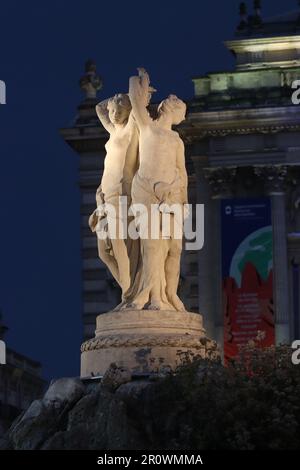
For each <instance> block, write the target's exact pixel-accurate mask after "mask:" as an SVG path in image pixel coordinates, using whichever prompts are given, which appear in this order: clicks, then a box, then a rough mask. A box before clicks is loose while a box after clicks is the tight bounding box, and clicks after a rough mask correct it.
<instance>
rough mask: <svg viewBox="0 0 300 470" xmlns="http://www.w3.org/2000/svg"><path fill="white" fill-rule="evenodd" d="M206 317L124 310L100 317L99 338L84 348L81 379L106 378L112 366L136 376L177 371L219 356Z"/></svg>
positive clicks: (160, 311) (98, 323)
mask: <svg viewBox="0 0 300 470" xmlns="http://www.w3.org/2000/svg"><path fill="white" fill-rule="evenodd" d="M217 354H218V353H217V346H216V343H215V342H214V341H211V340H209V339H208V338H207V337H206V334H205V330H204V328H203V321H202V316H201V315H199V314H196V313H189V312H174V311H162V310H159V311H152V310H124V311H119V312H109V313H104V314H102V315H98V317H97V329H96V336H95V338H93V339H90V340H88V341H86V342H85V343H83V344H82V346H81V377H89V376H92V375H103V374H104V373H105V371H106V370H107V369H108V367H109V366H110V364H111V363H113V362H114V363H116V364H117V366H122V367H128V368H129V369H130V370H131V371H132V372H133V373H140V372H144V373H150V372H159V371H160V370H161V369H164V368H166V367H168V368H170V369H172V370H174V369H175V368H176V367H177V366H178V365H181V364H183V363H184V362H186V361H187V360H192V359H193V358H198V357H203V358H204V357H208V356H217Z"/></svg>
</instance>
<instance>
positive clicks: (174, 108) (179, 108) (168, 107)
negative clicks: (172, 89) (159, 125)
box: [158, 95, 186, 125]
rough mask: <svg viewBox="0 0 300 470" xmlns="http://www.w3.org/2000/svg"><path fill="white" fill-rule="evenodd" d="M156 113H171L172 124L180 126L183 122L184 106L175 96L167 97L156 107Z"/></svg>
mask: <svg viewBox="0 0 300 470" xmlns="http://www.w3.org/2000/svg"><path fill="white" fill-rule="evenodd" d="M158 113H159V114H160V115H161V114H163V113H172V123H173V124H175V125H176V124H180V123H181V122H182V121H184V120H185V113H186V104H185V103H184V102H183V101H182V100H180V99H179V98H177V96H175V95H169V96H168V98H166V99H165V100H163V101H162V102H161V103H160V105H159V106H158Z"/></svg>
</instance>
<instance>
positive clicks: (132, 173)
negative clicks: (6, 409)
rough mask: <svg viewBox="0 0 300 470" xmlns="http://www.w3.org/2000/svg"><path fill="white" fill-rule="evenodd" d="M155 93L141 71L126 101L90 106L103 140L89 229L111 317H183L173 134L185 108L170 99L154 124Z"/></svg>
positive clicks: (178, 155) (181, 167)
mask: <svg viewBox="0 0 300 470" xmlns="http://www.w3.org/2000/svg"><path fill="white" fill-rule="evenodd" d="M154 91H155V90H154V88H152V87H151V86H150V79H149V75H148V73H147V72H146V71H145V70H144V69H142V68H140V69H138V75H137V76H133V77H131V78H130V80H129V93H128V94H117V95H115V96H114V97H112V98H110V99H107V100H105V101H102V102H101V103H99V104H98V105H97V106H96V111H97V115H98V117H99V119H100V121H101V123H102V125H103V127H104V128H105V129H106V130H107V131H108V133H109V134H110V137H109V140H108V142H107V143H106V145H105V149H106V157H105V162H104V172H103V176H102V180H101V184H100V186H99V188H98V190H97V193H96V202H97V208H96V210H95V211H94V212H93V214H92V215H91V216H90V219H89V225H90V227H91V229H92V230H93V231H94V232H96V233H97V240H98V251H99V257H100V258H101V260H102V261H103V262H104V263H105V264H106V266H107V267H108V269H109V270H110V272H111V273H112V275H113V276H114V278H115V279H116V281H117V282H118V284H119V285H120V287H121V290H122V301H121V304H120V305H118V306H117V307H116V310H123V309H133V310H141V309H148V310H177V311H183V310H185V308H184V305H183V303H182V302H181V300H180V299H179V297H178V295H177V288H178V281H179V273H180V257H181V251H182V233H183V230H182V229H183V222H184V218H185V217H186V215H187V213H186V212H187V211H186V207H187V206H186V204H188V196H187V182H188V180H187V173H186V169H185V156H184V144H183V141H182V140H181V138H180V136H179V134H178V133H177V132H175V131H174V130H172V126H173V125H178V124H180V123H181V122H182V121H183V120H184V119H185V114H186V105H185V103H184V102H183V101H181V100H180V99H178V98H177V97H176V96H174V95H170V96H169V97H168V98H166V99H165V100H163V101H162V102H161V103H160V105H159V106H158V108H157V117H156V118H155V119H153V118H152V117H151V116H150V114H149V112H148V109H147V107H148V105H149V103H150V99H151V96H152V93H153V92H154Z"/></svg>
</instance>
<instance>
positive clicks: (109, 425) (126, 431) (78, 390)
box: [0, 362, 217, 450]
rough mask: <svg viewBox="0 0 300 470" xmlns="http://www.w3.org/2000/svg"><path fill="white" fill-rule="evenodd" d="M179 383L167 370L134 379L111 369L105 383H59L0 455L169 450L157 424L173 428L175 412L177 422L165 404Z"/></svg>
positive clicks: (19, 423) (17, 425)
mask: <svg viewBox="0 0 300 470" xmlns="http://www.w3.org/2000/svg"><path fill="white" fill-rule="evenodd" d="M216 364H217V362H216ZM199 370H200V369H199ZM174 378H175V375H174V374H171V373H169V372H168V371H166V372H164V373H162V372H161V373H160V374H153V375H152V376H149V377H148V378H143V379H137V378H135V379H134V377H133V376H132V375H131V372H130V371H129V370H128V369H124V368H119V367H117V366H116V365H114V364H112V365H111V366H110V367H109V369H108V370H107V371H106V373H105V375H104V377H103V378H102V380H101V381H100V380H86V381H83V380H81V379H78V378H62V379H58V380H56V381H54V382H53V383H51V385H50V387H49V389H48V391H47V392H46V394H45V396H44V397H43V398H42V399H40V400H35V401H34V402H33V403H32V404H31V405H30V407H29V408H28V409H27V411H25V412H24V413H23V414H21V415H20V416H19V417H18V418H17V419H16V420H15V422H14V423H13V424H12V426H11V428H10V429H9V431H8V432H7V434H6V435H5V436H4V437H3V438H2V439H1V438H0V450H93V449H94V450H143V449H152V448H158V447H156V446H157V442H159V441H161V445H162V447H159V448H161V449H164V448H165V449H169V447H168V445H169V442H166V443H165V444H163V442H162V436H160V435H159V434H157V430H156V426H157V425H158V428H159V429H160V431H159V432H163V433H164V431H163V430H162V429H161V426H162V425H161V424H159V423H158V422H157V420H162V423H165V424H164V425H165V426H166V427H168V426H169V424H168V422H169V421H170V419H171V413H173V412H174V420H175V421H176V422H177V421H178V419H177V418H176V417H175V415H177V414H178V412H180V410H179V409H178V410H177V409H176V407H175V408H174V409H173V406H172V409H173V411H172V412H171V411H170V410H168V409H167V408H168V407H167V405H166V404H167V403H169V400H170V393H172V392H171V391H172V390H173V385H172V383H171V382H170V383H168V380H171V381H172V380H174ZM199 378H200V379H201V375H199ZM166 381H167V382H166ZM182 399H183V397H181V401H182ZM184 399H187V397H184ZM164 415H165V416H164ZM167 417H168V419H167ZM177 424H178V423H177ZM170 429H171V432H173V431H174V426H173V425H171V428H170ZM168 432H169V431H166V433H165V435H164V437H163V440H164V439H165V438H166V439H167V438H168ZM164 445H165V447H164Z"/></svg>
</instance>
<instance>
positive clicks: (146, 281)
mask: <svg viewBox="0 0 300 470" xmlns="http://www.w3.org/2000/svg"><path fill="white" fill-rule="evenodd" d="M131 197H132V204H133V208H132V210H133V212H134V216H135V225H136V227H137V230H138V233H139V236H140V244H141V257H140V259H139V265H138V269H137V272H136V277H135V279H134V282H133V283H132V287H131V288H130V289H129V291H128V292H127V295H126V301H127V303H129V304H130V305H131V304H134V303H135V299H136V298H137V297H138V298H139V299H140V298H146V299H147V301H146V304H145V307H146V308H147V302H148V301H149V299H148V297H149V292H150V291H151V289H152V286H153V285H154V283H156V284H157V282H158V280H159V284H160V300H161V303H162V307H163V308H165V309H169V310H176V309H175V307H174V306H173V305H172V304H170V302H169V300H168V298H167V295H166V275H165V261H166V258H167V255H168V250H169V245H168V239H170V238H172V237H173V236H174V230H175V224H177V225H178V227H179V233H181V235H182V225H183V222H182V221H183V201H182V181H181V178H180V177H179V175H178V174H177V175H176V178H175V179H174V181H173V182H172V183H170V184H169V183H165V182H157V181H154V180H152V179H151V178H145V177H142V176H141V175H140V174H139V172H137V173H136V174H135V176H134V178H133V181H132V189H131ZM173 204H177V207H179V211H177V212H176V211H172V207H171V206H172V205H173ZM166 213H167V214H168V216H169V218H168V219H167V220H169V235H167V236H162V221H163V214H166ZM153 217H154V218H155V220H156V221H157V222H158V232H156V233H157V235H158V237H157V239H155V238H153V232H152V233H151V225H152V227H153ZM150 221H151V223H152V224H151V223H150ZM145 238H146V239H147V243H149V242H150V243H152V246H153V249H154V250H155V252H156V253H159V257H157V259H158V261H157V262H158V264H157V266H156V269H155V271H153V272H148V273H145V271H144V270H143V269H142V265H143V259H144V256H145V250H144V242H143V240H144V239H145Z"/></svg>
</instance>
